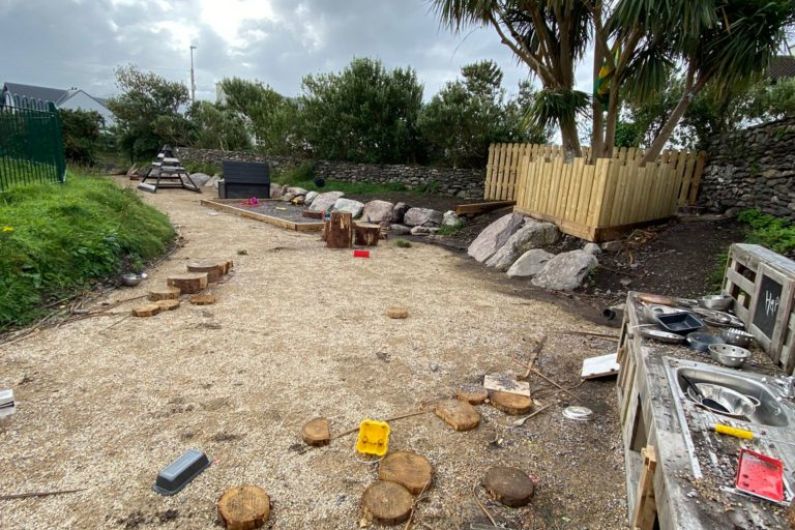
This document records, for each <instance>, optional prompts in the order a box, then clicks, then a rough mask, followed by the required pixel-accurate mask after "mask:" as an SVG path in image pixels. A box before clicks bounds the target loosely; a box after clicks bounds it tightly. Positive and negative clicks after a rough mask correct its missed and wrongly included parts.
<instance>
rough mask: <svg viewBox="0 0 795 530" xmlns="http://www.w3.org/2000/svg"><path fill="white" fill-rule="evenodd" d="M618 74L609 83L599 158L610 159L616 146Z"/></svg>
mask: <svg viewBox="0 0 795 530" xmlns="http://www.w3.org/2000/svg"><path fill="white" fill-rule="evenodd" d="M617 78H618V74H616V75H615V76H614V78H613V79H612V80H611V81H610V102H609V103H608V104H607V121H606V125H605V137H604V143H603V149H602V153H601V155H600V156H601V157H603V158H612V157H613V149H614V148H615V146H616V127H617V126H618V110H619V107H618V81H617Z"/></svg>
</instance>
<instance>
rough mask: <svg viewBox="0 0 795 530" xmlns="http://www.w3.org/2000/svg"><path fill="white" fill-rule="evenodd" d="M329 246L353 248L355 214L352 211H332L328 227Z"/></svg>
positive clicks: (327, 239) (327, 241)
mask: <svg viewBox="0 0 795 530" xmlns="http://www.w3.org/2000/svg"><path fill="white" fill-rule="evenodd" d="M326 246H327V247H328V248H351V247H352V246H353V215H351V213H350V212H331V220H330V221H329V222H328V226H327V227H326Z"/></svg>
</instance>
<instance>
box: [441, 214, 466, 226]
mask: <svg viewBox="0 0 795 530" xmlns="http://www.w3.org/2000/svg"><path fill="white" fill-rule="evenodd" d="M462 224H464V221H463V220H462V219H461V218H460V217H458V214H457V213H455V212H454V211H453V210H447V211H446V212H444V216H442V226H460V225H462Z"/></svg>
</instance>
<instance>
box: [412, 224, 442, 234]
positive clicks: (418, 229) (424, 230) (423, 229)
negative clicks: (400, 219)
mask: <svg viewBox="0 0 795 530" xmlns="http://www.w3.org/2000/svg"><path fill="white" fill-rule="evenodd" d="M438 231H439V229H438V228H433V227H430V226H415V227H414V228H412V229H411V232H410V233H411V235H413V236H429V235H431V234H435V233H436V232H438Z"/></svg>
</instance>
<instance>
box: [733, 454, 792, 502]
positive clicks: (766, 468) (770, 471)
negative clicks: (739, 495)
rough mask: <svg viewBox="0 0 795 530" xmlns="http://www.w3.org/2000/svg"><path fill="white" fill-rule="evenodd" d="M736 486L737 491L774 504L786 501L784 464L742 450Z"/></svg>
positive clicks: (775, 459)
mask: <svg viewBox="0 0 795 530" xmlns="http://www.w3.org/2000/svg"><path fill="white" fill-rule="evenodd" d="M734 485H735V486H737V489H738V490H740V491H742V492H745V493H748V494H750V495H754V496H756V497H761V498H763V499H767V500H770V501H774V502H782V501H784V464H783V463H782V462H781V460H778V459H777V458H773V457H770V456H767V455H763V454H762V453H757V452H756V451H751V450H750V449H740V462H739V464H738V466H737V477H735V481H734Z"/></svg>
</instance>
